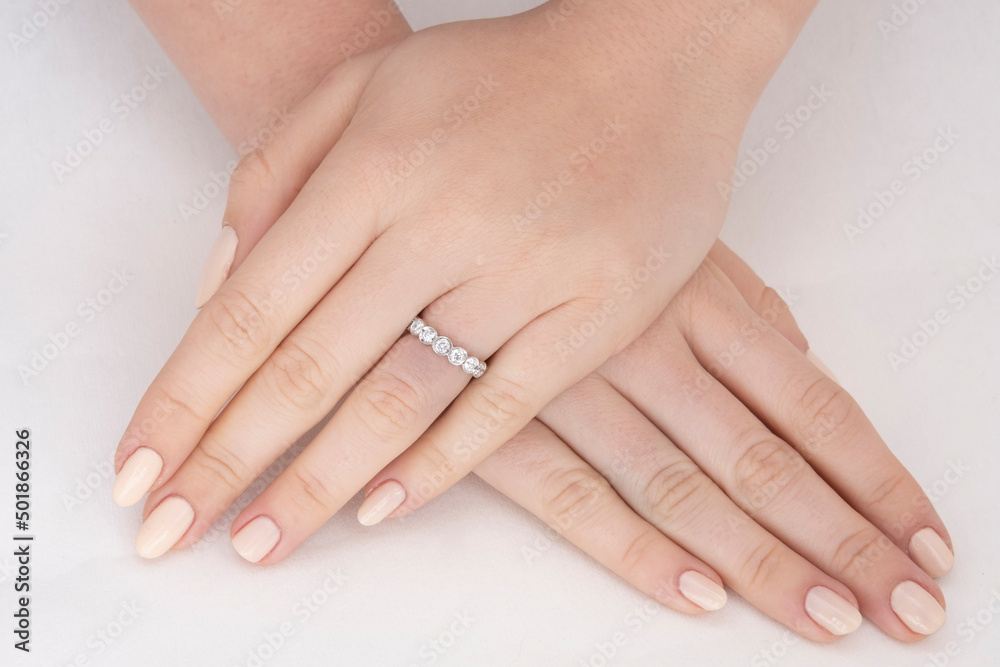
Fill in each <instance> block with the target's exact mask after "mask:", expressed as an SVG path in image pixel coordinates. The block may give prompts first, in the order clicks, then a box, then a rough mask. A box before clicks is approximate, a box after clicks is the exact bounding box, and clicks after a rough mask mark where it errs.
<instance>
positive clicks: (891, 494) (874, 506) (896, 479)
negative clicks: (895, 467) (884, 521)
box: [865, 471, 912, 512]
mask: <svg viewBox="0 0 1000 667" xmlns="http://www.w3.org/2000/svg"><path fill="white" fill-rule="evenodd" d="M909 479H910V476H909V475H908V474H906V473H905V472H899V471H897V472H894V473H890V474H889V476H888V477H886V478H885V479H884V480H882V481H881V482H880V483H879V484H878V486H876V487H875V488H874V489H872V490H871V492H870V493H869V494H868V498H867V502H866V503H865V506H866V507H869V508H871V510H872V511H875V512H877V511H879V509H881V507H882V506H883V505H888V506H889V507H893V506H895V505H897V503H895V502H893V501H894V500H895V499H897V498H902V497H904V496H903V495H900V492H901V491H905V490H906V486H907V481H908V480H909ZM910 496H912V494H907V495H906V496H905V497H907V498H909V497H910Z"/></svg>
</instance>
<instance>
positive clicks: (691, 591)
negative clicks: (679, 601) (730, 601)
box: [677, 570, 726, 611]
mask: <svg viewBox="0 0 1000 667" xmlns="http://www.w3.org/2000/svg"><path fill="white" fill-rule="evenodd" d="M677 588H678V589H679V590H680V592H681V595H683V596H684V597H686V598H687V599H688V600H690V601H691V602H693V603H694V604H696V605H698V606H699V607H701V608H702V609H704V610H705V611H715V610H716V609H722V608H723V607H724V606H726V589H725V588H723V587H722V586H720V585H719V584H717V583H715V582H714V581H712V580H711V579H709V578H708V577H706V576H705V575H703V574H702V573H701V572H695V571H694V570H688V571H687V572H685V573H684V574H682V575H681V576H680V578H679V579H678V580H677Z"/></svg>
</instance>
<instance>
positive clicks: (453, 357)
mask: <svg viewBox="0 0 1000 667" xmlns="http://www.w3.org/2000/svg"><path fill="white" fill-rule="evenodd" d="M468 356H469V353H468V352H466V351H465V350H464V349H463V348H460V347H453V348H452V349H451V352H449V353H448V361H450V362H451V363H453V364H454V365H456V366H461V365H462V362H464V361H465V359H466V357H468Z"/></svg>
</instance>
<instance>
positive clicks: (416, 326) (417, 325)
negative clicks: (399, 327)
mask: <svg viewBox="0 0 1000 667" xmlns="http://www.w3.org/2000/svg"><path fill="white" fill-rule="evenodd" d="M423 328H424V321H423V320H422V319H420V318H419V317H414V318H413V321H412V322H410V333H411V334H418V333H420V330H421V329H423Z"/></svg>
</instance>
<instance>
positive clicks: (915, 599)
mask: <svg viewBox="0 0 1000 667" xmlns="http://www.w3.org/2000/svg"><path fill="white" fill-rule="evenodd" d="M889 604H890V605H891V606H892V610H893V611H894V612H896V616H898V617H899V620H901V621H902V622H903V623H905V624H906V627H908V628H909V629H910V630H913V631H914V632H916V633H919V634H922V635H929V634H933V633H935V632H937V631H938V630H940V629H941V626H942V625H944V609H943V608H942V607H941V605H940V604H938V601H937V600H936V599H934V596H933V595H931V594H930V593H928V592H927V589H925V588H924V587H923V586H921V585H920V584H918V583H917V582H915V581H904V582H902V583H901V584H898V585H897V586H896V587H895V588H893V589H892V594H891V595H890V596H889Z"/></svg>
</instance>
